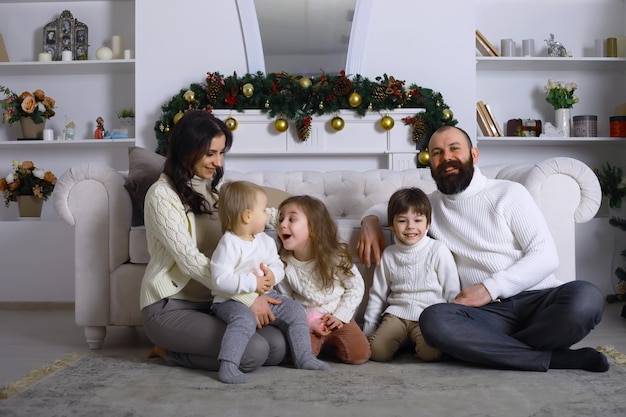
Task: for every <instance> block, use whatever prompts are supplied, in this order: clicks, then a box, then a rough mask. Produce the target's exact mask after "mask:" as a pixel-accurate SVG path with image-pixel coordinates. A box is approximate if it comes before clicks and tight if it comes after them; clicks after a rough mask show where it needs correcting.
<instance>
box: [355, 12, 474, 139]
mask: <svg viewBox="0 0 626 417" xmlns="http://www.w3.org/2000/svg"><path fill="white" fill-rule="evenodd" d="M366 39H367V43H366V45H365V47H364V48H363V53H364V55H365V56H364V59H363V61H362V68H361V75H363V76H365V77H368V78H374V77H376V76H380V75H383V74H385V73H386V74H387V75H393V76H394V77H395V78H396V79H398V80H405V81H406V85H407V86H408V85H409V84H411V83H415V84H417V85H420V86H422V87H427V88H431V89H433V90H435V91H439V92H440V93H441V94H442V95H443V98H444V100H445V102H446V104H448V106H450V108H451V110H452V111H453V112H454V117H455V118H456V119H457V120H458V121H459V126H460V127H468V126H474V124H475V113H474V112H475V109H474V102H475V100H474V98H475V87H474V85H475V72H476V66H475V62H474V61H475V60H474V56H475V53H474V50H475V48H474V4H473V2H472V1H467V0H449V1H447V2H446V3H445V4H442V3H440V2H433V1H430V2H425V1H407V0H385V1H372V18H371V20H370V28H369V30H368V33H367V37H366ZM472 132H473V129H469V133H470V134H471V133H472Z"/></svg>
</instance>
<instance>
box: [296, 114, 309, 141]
mask: <svg viewBox="0 0 626 417" xmlns="http://www.w3.org/2000/svg"><path fill="white" fill-rule="evenodd" d="M311 120H312V118H311V117H305V118H304V119H302V120H296V130H297V133H298V139H300V140H301V141H302V142H304V141H306V140H308V139H309V138H310V137H311Z"/></svg>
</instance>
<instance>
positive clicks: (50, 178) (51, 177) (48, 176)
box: [43, 171, 57, 184]
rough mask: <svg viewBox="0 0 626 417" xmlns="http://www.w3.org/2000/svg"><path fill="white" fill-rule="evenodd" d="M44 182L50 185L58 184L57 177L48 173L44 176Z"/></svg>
mask: <svg viewBox="0 0 626 417" xmlns="http://www.w3.org/2000/svg"><path fill="white" fill-rule="evenodd" d="M43 180H44V181H45V182H49V183H50V184H56V182H57V177H55V176H54V174H53V173H52V172H50V171H46V173H45V174H44V175H43Z"/></svg>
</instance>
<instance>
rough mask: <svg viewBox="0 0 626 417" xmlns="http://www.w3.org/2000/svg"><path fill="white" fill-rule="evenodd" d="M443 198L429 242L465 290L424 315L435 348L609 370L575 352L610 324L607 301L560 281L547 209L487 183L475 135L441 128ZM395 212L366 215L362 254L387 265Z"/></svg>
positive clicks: (433, 143)
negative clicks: (450, 262) (386, 234)
mask: <svg viewBox="0 0 626 417" xmlns="http://www.w3.org/2000/svg"><path fill="white" fill-rule="evenodd" d="M428 151H429V154H430V170H431V174H432V176H433V179H434V180H435V182H436V184H437V190H436V191H434V192H433V193H432V194H430V196H429V197H430V200H431V204H432V207H433V214H432V226H431V228H430V234H431V236H432V237H433V238H435V239H438V240H441V241H442V242H444V243H445V244H446V246H447V247H448V248H449V249H450V251H451V252H452V254H453V255H454V259H455V261H456V263H457V268H458V271H459V279H460V281H461V292H460V293H459V294H458V295H457V296H456V298H455V300H454V302H452V303H442V304H435V305H433V306H431V307H428V308H427V309H426V310H424V312H423V313H422V315H421V316H420V327H421V329H422V333H423V335H424V338H425V340H426V342H427V343H428V344H429V345H430V346H433V347H436V348H438V349H439V350H441V351H442V352H444V353H446V354H447V355H449V356H451V357H453V358H456V359H459V360H462V361H465V362H471V363H475V364H480V365H484V366H489V367H494V368H500V369H520V370H529V371H544V372H545V371H547V370H548V369H550V368H553V369H584V370H588V371H593V372H605V371H607V370H608V369H609V363H608V360H607V359H606V357H605V356H604V355H603V354H602V353H601V352H598V351H597V350H595V349H593V348H590V347H587V348H582V349H577V350H573V349H571V348H570V347H571V346H572V345H573V344H575V343H577V342H579V341H580V340H582V339H583V338H584V337H585V336H586V335H587V334H588V333H589V332H590V331H591V329H593V328H594V327H595V326H596V325H597V324H598V323H599V322H600V320H601V319H602V313H603V310H604V297H603V296H602V293H601V292H600V290H599V289H598V288H597V287H595V286H594V285H593V284H591V283H589V282H586V281H572V282H567V283H563V282H562V281H560V280H558V279H557V278H556V277H555V276H554V271H555V270H556V268H557V266H558V262H559V261H558V255H557V251H556V247H555V244H554V240H553V238H552V235H551V234H550V231H549V229H548V225H547V223H546V220H545V218H544V217H543V214H542V213H541V211H540V210H539V207H538V206H537V204H536V203H535V201H534V200H533V198H532V196H531V195H530V194H529V193H528V191H527V190H526V188H525V187H524V186H522V185H521V184H518V183H516V182H512V181H506V180H498V179H488V178H487V177H485V176H484V175H483V174H482V173H481V172H480V169H479V168H478V167H477V166H475V164H476V163H477V161H478V156H479V152H478V149H477V148H474V147H472V143H471V140H470V138H469V136H468V135H467V133H466V132H465V131H464V130H462V129H459V128H457V127H453V126H444V127H442V128H440V129H438V130H437V131H436V132H435V133H433V135H432V136H431V138H430V141H429V144H428ZM385 208H386V204H384V203H383V204H378V205H376V206H373V207H372V208H370V209H369V210H368V211H367V212H366V213H365V214H364V216H363V219H362V222H361V232H360V236H359V239H358V242H357V252H358V254H359V258H360V260H361V262H362V263H364V264H365V265H366V266H369V265H370V256H371V255H373V256H374V259H375V262H376V264H378V263H379V262H380V251H381V249H382V248H383V247H384V239H383V235H382V230H381V227H380V225H381V224H383V222H385V221H386V217H385V215H386V212H385Z"/></svg>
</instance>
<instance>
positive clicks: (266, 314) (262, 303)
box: [250, 295, 282, 329]
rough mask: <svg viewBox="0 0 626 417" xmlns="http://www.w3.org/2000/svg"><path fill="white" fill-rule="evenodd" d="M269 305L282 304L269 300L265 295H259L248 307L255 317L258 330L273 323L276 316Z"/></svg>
mask: <svg viewBox="0 0 626 417" xmlns="http://www.w3.org/2000/svg"><path fill="white" fill-rule="evenodd" d="M269 304H274V305H278V304H282V301H280V300H277V299H275V298H270V297H268V296H267V295H259V296H258V297H257V298H256V300H254V302H253V303H252V305H251V306H250V311H252V314H254V317H256V327H257V328H258V329H260V328H261V327H263V326H267V325H268V324H272V323H274V320H276V316H274V313H273V312H272V309H270V306H269Z"/></svg>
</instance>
